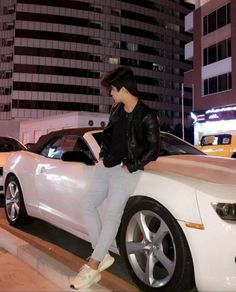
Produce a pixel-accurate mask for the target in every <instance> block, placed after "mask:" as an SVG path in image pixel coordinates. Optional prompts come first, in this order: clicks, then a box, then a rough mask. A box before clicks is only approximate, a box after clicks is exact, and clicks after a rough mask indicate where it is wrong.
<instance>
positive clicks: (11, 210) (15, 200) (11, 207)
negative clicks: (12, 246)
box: [5, 176, 32, 226]
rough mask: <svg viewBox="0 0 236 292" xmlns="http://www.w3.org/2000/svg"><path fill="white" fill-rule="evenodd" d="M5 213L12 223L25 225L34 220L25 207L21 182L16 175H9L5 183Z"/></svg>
mask: <svg viewBox="0 0 236 292" xmlns="http://www.w3.org/2000/svg"><path fill="white" fill-rule="evenodd" d="M5 213H6V217H7V220H8V222H9V223H10V224H11V225H14V226H17V225H23V224H27V223H30V222H32V218H31V217H30V216H28V214H27V211H26V209H25V203H24V198H23V194H22V190H21V187H20V183H19V181H18V179H17V178H16V177H15V176H9V177H8V178H7V180H6V184H5Z"/></svg>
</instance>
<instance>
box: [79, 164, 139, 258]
mask: <svg viewBox="0 0 236 292" xmlns="http://www.w3.org/2000/svg"><path fill="white" fill-rule="evenodd" d="M93 167H94V177H93V179H92V180H91V184H90V186H89V188H88V190H87V192H86V196H85V197H84V199H83V200H82V202H81V206H80V209H81V212H82V215H83V219H84V223H85V226H86V228H87V231H88V235H89V238H90V241H91V244H92V247H93V249H94V251H93V253H92V255H91V258H93V259H96V260H98V261H102V260H103V258H104V256H105V255H106V254H107V252H108V250H109V248H110V246H111V244H112V243H113V241H114V240H115V237H116V234H117V231H118V228H119V225H120V221H121V217H122V215H123V211H124V208H125V205H126V202H127V200H128V199H129V196H130V194H132V193H133V191H134V189H135V187H136V185H137V183H138V180H139V177H140V174H141V171H140V170H138V171H136V172H133V173H129V172H128V171H127V170H125V169H124V168H122V167H121V166H120V165H117V166H114V167H111V168H107V167H104V165H103V162H102V161H99V162H98V163H97V164H96V165H95V166H93ZM105 199H107V202H106V209H105V210H104V211H105V212H104V214H103V216H102V217H103V218H102V219H103V220H102V219H101V218H100V215H99V212H98V210H97V208H98V207H99V206H100V205H101V204H102V203H103V201H104V200H105Z"/></svg>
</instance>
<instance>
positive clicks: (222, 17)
mask: <svg viewBox="0 0 236 292" xmlns="http://www.w3.org/2000/svg"><path fill="white" fill-rule="evenodd" d="M230 9H231V7H230V3H229V4H227V5H225V6H222V7H220V8H219V9H217V10H215V11H213V12H212V13H210V14H208V15H206V16H204V18H203V34H204V35H206V34H208V33H210V32H213V31H215V30H216V29H219V28H221V27H223V26H225V25H226V24H228V23H230Z"/></svg>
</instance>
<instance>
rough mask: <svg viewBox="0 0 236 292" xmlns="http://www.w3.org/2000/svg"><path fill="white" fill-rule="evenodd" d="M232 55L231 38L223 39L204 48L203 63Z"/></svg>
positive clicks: (209, 62) (206, 63)
mask: <svg viewBox="0 0 236 292" xmlns="http://www.w3.org/2000/svg"><path fill="white" fill-rule="evenodd" d="M229 57H231V39H227V40H223V41H221V42H219V43H217V44H214V45H213V46H210V47H208V48H205V49H204V50H203V65H204V66H206V65H208V64H212V63H214V62H217V61H220V60H223V59H225V58H229Z"/></svg>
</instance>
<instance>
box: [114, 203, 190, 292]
mask: <svg viewBox="0 0 236 292" xmlns="http://www.w3.org/2000/svg"><path fill="white" fill-rule="evenodd" d="M120 243H121V244H120V246H121V254H122V255H123V257H124V259H125V262H126V266H127V267H128V270H129V272H130V275H131V277H132V279H133V280H134V282H135V283H136V284H137V285H138V287H139V288H140V289H141V290H143V291H156V292H157V291H161V292H167V291H171V292H173V291H175V292H177V291H179V292H184V291H189V289H191V288H192V287H193V285H194V280H193V264H192V258H191V254H190V250H189V247H188V244H187V241H186V238H185V236H184V234H183V231H182V230H181V228H180V226H179V224H178V223H177V221H176V220H175V219H174V217H173V216H172V215H171V214H170V213H169V212H168V210H167V209H166V208H164V207H163V206H162V205H160V204H159V203H157V202H156V201H153V200H150V199H143V200H140V201H138V202H136V203H134V204H133V205H132V207H131V208H129V209H128V211H127V212H125V213H124V216H123V219H122V226H121V238H120Z"/></svg>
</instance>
